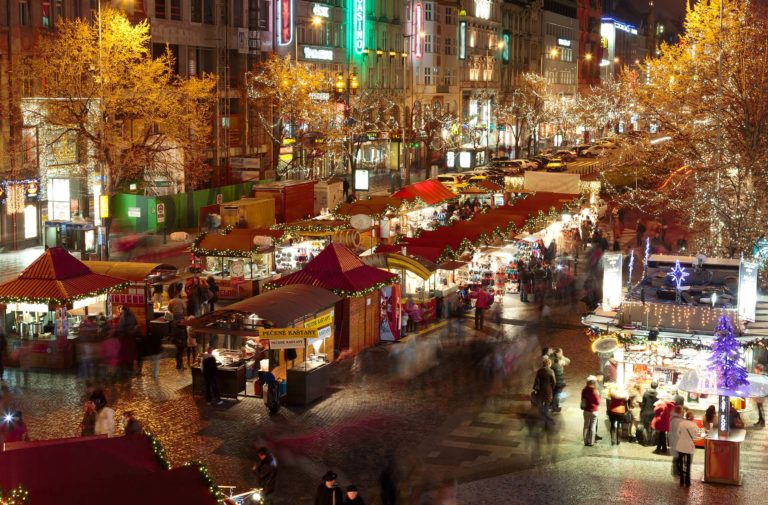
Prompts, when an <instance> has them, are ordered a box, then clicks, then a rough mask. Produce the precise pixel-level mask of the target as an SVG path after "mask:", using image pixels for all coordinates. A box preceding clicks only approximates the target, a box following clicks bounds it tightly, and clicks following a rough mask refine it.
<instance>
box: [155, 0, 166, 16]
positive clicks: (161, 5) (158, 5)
mask: <svg viewBox="0 0 768 505" xmlns="http://www.w3.org/2000/svg"><path fill="white" fill-rule="evenodd" d="M155 17H156V18H160V19H165V0H155Z"/></svg>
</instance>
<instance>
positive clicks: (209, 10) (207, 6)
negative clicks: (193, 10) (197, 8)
mask: <svg viewBox="0 0 768 505" xmlns="http://www.w3.org/2000/svg"><path fill="white" fill-rule="evenodd" d="M213 1H214V0H203V23H205V24H207V25H212V24H215V23H214V19H213Z"/></svg>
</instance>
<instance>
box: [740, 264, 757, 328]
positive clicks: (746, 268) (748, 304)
mask: <svg viewBox="0 0 768 505" xmlns="http://www.w3.org/2000/svg"><path fill="white" fill-rule="evenodd" d="M758 269H759V265H758V264H757V263H753V262H751V261H743V260H742V262H741V265H740V266H739V298H738V311H739V317H740V318H741V319H744V320H746V321H753V322H754V320H755V307H756V306H757V272H758Z"/></svg>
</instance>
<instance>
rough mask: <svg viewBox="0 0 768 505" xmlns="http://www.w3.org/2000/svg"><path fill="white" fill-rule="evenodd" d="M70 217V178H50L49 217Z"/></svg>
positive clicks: (57, 218)
mask: <svg viewBox="0 0 768 505" xmlns="http://www.w3.org/2000/svg"><path fill="white" fill-rule="evenodd" d="M25 212H26V210H25ZM69 218H70V201H69V179H48V219H51V220H59V221H69Z"/></svg>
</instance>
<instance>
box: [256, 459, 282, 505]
mask: <svg viewBox="0 0 768 505" xmlns="http://www.w3.org/2000/svg"><path fill="white" fill-rule="evenodd" d="M257 454H258V458H259V461H258V463H256V464H254V465H253V473H255V474H256V487H260V488H261V494H262V496H263V497H264V503H265V504H267V505H269V504H271V503H272V495H273V494H274V493H275V483H276V481H277V459H276V458H275V456H274V455H273V454H272V453H271V452H270V451H269V449H267V448H266V447H259V450H258V452H257Z"/></svg>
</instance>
